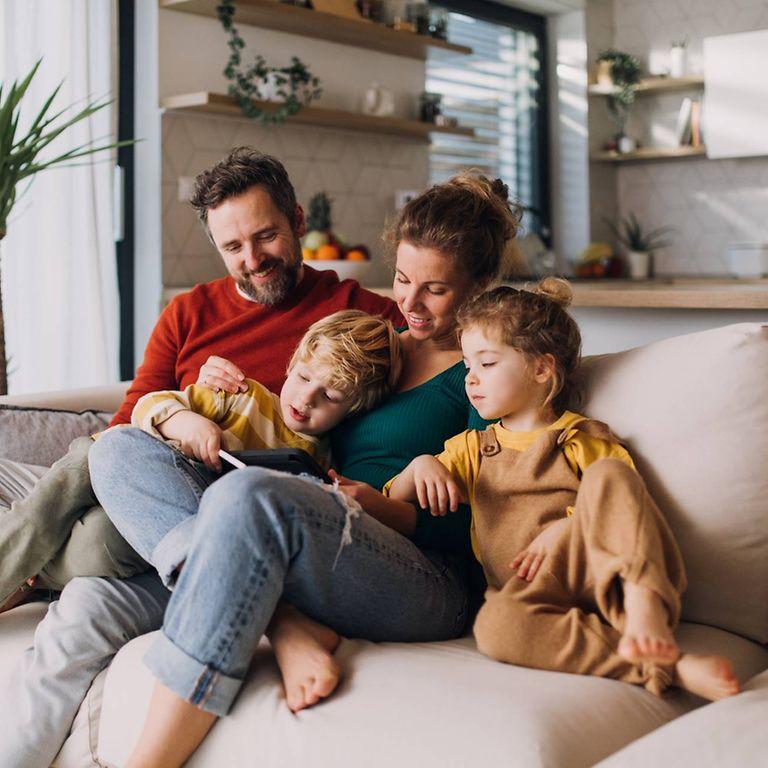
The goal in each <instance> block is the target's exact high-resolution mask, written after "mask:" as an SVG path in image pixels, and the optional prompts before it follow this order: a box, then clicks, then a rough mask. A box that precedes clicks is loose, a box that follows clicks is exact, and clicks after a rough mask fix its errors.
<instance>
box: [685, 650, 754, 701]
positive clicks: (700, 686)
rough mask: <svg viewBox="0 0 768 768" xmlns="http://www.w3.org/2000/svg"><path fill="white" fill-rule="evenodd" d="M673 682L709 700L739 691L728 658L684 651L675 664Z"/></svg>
mask: <svg viewBox="0 0 768 768" xmlns="http://www.w3.org/2000/svg"><path fill="white" fill-rule="evenodd" d="M674 684H675V685H677V686H679V687H680V688H685V690H686V691H691V693H695V694H696V695H697V696H702V697H703V698H705V699H709V700H710V701H716V700H717V699H724V698H725V697H726V696H733V695H734V694H736V693H738V692H739V681H738V679H737V678H736V675H735V674H734V672H733V667H732V666H731V662H730V661H728V659H725V658H723V657H722V656H704V655H702V654H699V653H684V654H683V655H682V656H681V657H680V658H679V659H678V661H677V664H675V680H674Z"/></svg>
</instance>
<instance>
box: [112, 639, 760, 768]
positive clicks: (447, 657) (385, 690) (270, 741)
mask: <svg viewBox="0 0 768 768" xmlns="http://www.w3.org/2000/svg"><path fill="white" fill-rule="evenodd" d="M152 638H153V635H147V636H144V637H142V638H138V639H137V640H134V641H132V642H131V643H129V644H128V645H127V646H126V647H125V648H123V649H122V650H121V651H120V653H119V654H118V655H117V657H116V659H115V660H114V662H113V663H112V666H111V667H110V669H109V673H108V675H107V681H106V685H105V689H104V703H103V708H102V717H101V724H100V729H99V746H98V755H99V759H100V760H101V761H102V762H103V763H105V764H107V765H123V764H124V761H125V759H126V758H127V756H128V754H129V752H130V749H131V747H132V745H133V743H134V742H135V740H136V738H137V736H138V734H139V732H140V729H141V726H142V724H143V722H144V718H145V716H146V712H147V705H148V701H149V697H150V693H151V690H152V684H153V678H152V676H151V675H150V673H149V672H148V670H147V669H146V668H145V667H144V665H143V664H142V662H141V658H142V656H143V655H144V653H145V651H146V649H147V647H148V646H149V644H150V643H151V641H152ZM680 640H681V644H682V645H683V647H686V648H688V647H691V646H693V647H695V648H696V649H697V650H702V649H707V650H709V651H715V650H718V651H720V652H724V653H726V654H728V655H730V656H732V657H734V658H738V659H739V671H740V672H741V674H742V675H745V676H750V677H751V676H752V675H754V674H755V673H756V672H758V671H760V670H762V669H765V667H766V666H768V651H766V650H765V649H764V648H762V647H761V646H759V645H757V644H756V643H751V642H749V641H748V640H744V639H743V638H739V637H736V636H735V635H732V634H730V633H726V632H722V631H721V630H717V629H713V628H711V627H697V626H683V627H681V630H680ZM337 658H338V659H339V661H340V662H341V665H342V668H343V669H344V681H343V683H342V685H341V687H340V689H339V691H337V693H336V694H335V695H334V696H333V697H332V698H330V699H329V700H328V701H326V702H324V703H323V704H321V705H319V706H317V707H315V708H313V709H309V710H305V711H304V712H301V713H299V714H298V715H292V714H291V713H290V712H289V711H288V708H287V707H286V705H285V703H284V701H283V700H282V695H281V685H280V678H279V675H278V671H277V668H276V666H275V663H274V661H273V659H272V656H271V653H270V651H269V649H268V648H267V647H265V646H262V647H261V648H260V649H259V652H258V653H257V656H256V661H255V663H254V666H253V668H252V670H251V674H250V675H249V679H248V681H247V683H246V686H245V687H244V689H243V691H242V693H241V696H240V697H239V699H238V700H237V702H236V704H235V707H234V709H233V711H232V713H231V714H230V716H228V717H225V718H223V719H222V720H221V721H220V722H219V723H217V725H216V727H215V728H214V730H213V731H212V732H211V734H210V736H209V738H208V739H207V740H206V741H205V742H204V744H203V746H202V747H201V748H200V750H198V752H197V753H196V754H195V756H194V757H193V758H192V759H191V760H190V761H189V763H188V765H189V768H211V766H223V765H233V766H234V765H237V766H250V765H253V766H256V765H258V766H260V768H275V767H279V768H295V766H299V765H311V766H315V768H331V766H332V767H333V768H347V767H348V768H359V766H365V767H366V768H379V766H380V767H381V768H391V767H392V766H396V765H418V766H419V768H433V767H434V768H445V767H446V766H447V765H450V766H487V768H492V767H493V766H498V765H504V766H521V767H523V766H524V767H525V768H535V767H536V766H553V767H554V766H558V767H559V766H564V765H567V766H569V768H579V767H580V766H589V765H593V764H594V763H595V762H597V761H598V760H600V759H602V758H604V757H606V756H607V755H609V754H611V753H612V752H615V751H616V750H618V749H620V748H622V747H623V746H624V745H626V744H628V743H629V742H631V741H633V740H634V739H637V738H639V737H640V736H643V735H644V734H646V733H649V732H650V731H652V730H653V729H655V728H658V727H659V726H661V725H663V724H664V723H666V722H668V721H670V720H672V719H673V718H675V717H677V716H679V715H681V714H683V713H685V712H687V711H689V710H691V709H692V708H694V707H696V706H697V705H698V704H699V701H698V700H695V699H694V697H692V696H689V695H687V694H683V693H682V692H679V691H678V692H675V693H674V694H672V695H669V696H668V697H665V698H663V699H660V698H657V697H655V696H653V695H652V694H650V693H648V692H647V691H645V690H643V689H641V688H638V687H635V686H631V685H627V684H625V683H619V682H615V681H612V680H604V679H600V678H596V677H579V676H576V675H566V674H560V673H554V672H542V671H537V670H531V669H523V668H521V667H514V666H509V665H505V664H500V663H497V662H494V661H491V660H489V659H487V658H485V657H484V656H481V655H480V654H479V653H478V652H477V650H476V649H475V645H474V642H473V641H472V640H471V639H469V638H464V639H461V640H455V641H451V642H445V643H412V644H393V643H388V644H385V643H383V644H378V645H377V644H375V643H369V642H364V641H346V640H345V641H344V642H343V643H342V645H341V647H340V649H339V651H338V652H337Z"/></svg>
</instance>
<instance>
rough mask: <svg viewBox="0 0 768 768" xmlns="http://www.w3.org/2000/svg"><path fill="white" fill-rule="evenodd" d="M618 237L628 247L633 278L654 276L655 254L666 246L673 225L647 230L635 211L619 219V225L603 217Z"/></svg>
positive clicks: (630, 271) (629, 266) (630, 272)
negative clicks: (667, 236)
mask: <svg viewBox="0 0 768 768" xmlns="http://www.w3.org/2000/svg"><path fill="white" fill-rule="evenodd" d="M603 220H604V221H605V223H606V224H607V225H608V226H609V228H610V230H611V232H613V234H614V235H615V237H616V239H617V240H618V241H619V242H620V243H621V244H622V245H623V246H624V247H625V248H626V249H627V266H628V268H629V276H630V277H631V278H632V279H633V280H642V279H643V278H647V277H653V254H654V251H657V250H658V249H659V248H666V247H667V246H668V245H669V240H667V239H665V237H666V235H669V234H670V233H671V232H672V231H673V229H672V227H658V228H657V229H652V230H651V231H650V232H646V231H645V230H644V229H643V226H642V224H640V222H639V221H638V219H637V216H635V214H634V213H630V214H629V215H628V216H627V217H626V218H625V219H619V223H618V225H617V224H615V223H614V222H613V221H611V220H610V219H603Z"/></svg>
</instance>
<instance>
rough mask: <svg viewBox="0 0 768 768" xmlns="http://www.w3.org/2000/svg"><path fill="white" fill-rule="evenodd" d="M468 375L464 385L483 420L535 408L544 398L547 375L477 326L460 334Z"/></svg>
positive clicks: (533, 363) (514, 350) (520, 354)
mask: <svg viewBox="0 0 768 768" xmlns="http://www.w3.org/2000/svg"><path fill="white" fill-rule="evenodd" d="M461 350H462V352H463V355H464V365H466V367H467V377H466V379H465V381H464V386H465V388H466V390H467V396H468V397H469V399H470V401H471V403H472V405H474V406H475V408H476V409H477V412H478V413H479V414H480V416H481V417H482V418H484V419H486V420H493V419H500V418H502V417H504V416H511V415H513V414H519V413H522V412H524V411H527V410H530V409H532V408H538V407H539V406H540V405H541V403H542V402H543V400H544V399H545V398H546V390H547V384H546V382H547V381H548V379H549V376H548V375H547V376H546V377H544V378H542V375H541V374H540V373H539V372H538V371H537V370H536V369H537V366H536V363H535V362H530V361H528V360H526V358H525V356H524V355H523V354H522V352H518V351H517V350H516V349H513V348H512V347H510V346H508V345H506V344H505V343H504V342H503V341H501V339H499V338H496V336H495V335H494V334H492V333H488V331H487V330H486V329H484V328H479V327H477V326H475V327H470V328H467V329H466V330H465V331H464V332H463V333H462V334H461Z"/></svg>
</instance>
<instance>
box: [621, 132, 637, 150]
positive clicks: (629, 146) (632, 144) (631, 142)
mask: <svg viewBox="0 0 768 768" xmlns="http://www.w3.org/2000/svg"><path fill="white" fill-rule="evenodd" d="M616 147H617V149H618V150H619V152H621V154H626V153H627V152H634V151H635V150H636V149H637V140H636V139H632V138H630V137H629V136H619V140H618V142H617V145H616Z"/></svg>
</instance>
